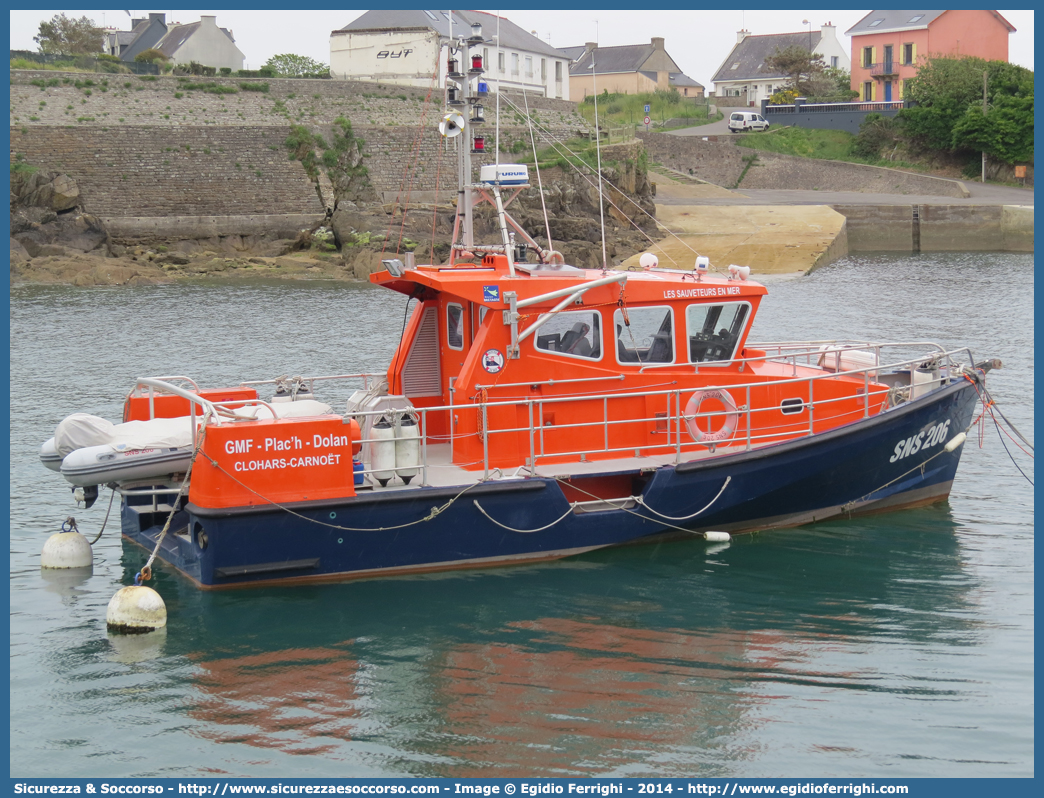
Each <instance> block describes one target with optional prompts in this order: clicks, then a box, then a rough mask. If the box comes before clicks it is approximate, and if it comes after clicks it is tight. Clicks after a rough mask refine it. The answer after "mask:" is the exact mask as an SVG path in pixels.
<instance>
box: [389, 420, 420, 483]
mask: <svg viewBox="0 0 1044 798" xmlns="http://www.w3.org/2000/svg"><path fill="white" fill-rule="evenodd" d="M419 472H420V432H419V430H418V429H417V422H416V421H414V419H413V417H412V416H410V415H408V414H407V415H404V416H403V417H402V419H401V420H400V421H399V424H398V426H397V427H396V428H395V473H396V474H398V475H399V476H400V477H402V481H403V482H405V483H406V484H407V485H409V484H410V480H411V479H413V478H414V477H415V476H417V474H418V473H419Z"/></svg>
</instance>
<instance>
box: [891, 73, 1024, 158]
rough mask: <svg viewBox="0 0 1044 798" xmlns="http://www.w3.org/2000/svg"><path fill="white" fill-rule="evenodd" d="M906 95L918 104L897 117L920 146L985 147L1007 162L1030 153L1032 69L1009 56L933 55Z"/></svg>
mask: <svg viewBox="0 0 1044 798" xmlns="http://www.w3.org/2000/svg"><path fill="white" fill-rule="evenodd" d="M983 73H985V75H986V89H987V92H986V105H987V110H986V113H985V114H984V113H983V110H982V91H983ZM905 99H907V100H910V101H912V102H914V103H916V105H915V107H913V108H906V109H904V110H902V111H901V112H900V113H899V117H900V119H902V121H903V125H904V128H905V131H906V133H907V135H908V136H909V137H910V139H911V141H912V142H913V143H914V144H915V145H917V146H919V147H921V148H922V149H934V150H948V151H965V152H968V153H970V152H985V153H986V154H987V155H988V156H993V157H995V158H998V159H1000V160H1003V161H1005V162H1007V163H1013V162H1014V161H1016V160H1029V159H1030V158H1032V152H1033V73H1032V72H1031V71H1030V70H1028V69H1025V68H1023V67H1019V66H1015V65H1014V64H1009V63H1008V62H1007V61H985V60H983V59H981V58H948V57H941V56H934V57H930V58H928V60H927V61H926V62H925V64H924V65H923V66H921V68H920V69H919V70H918V72H917V76H916V77H915V78H913V79H912V80H911V81H910V85H909V86H908V88H907V91H906V96H905ZM1027 154H1028V157H1026V156H1027Z"/></svg>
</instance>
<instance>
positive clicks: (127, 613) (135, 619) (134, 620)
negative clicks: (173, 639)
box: [105, 585, 167, 635]
mask: <svg viewBox="0 0 1044 798" xmlns="http://www.w3.org/2000/svg"><path fill="white" fill-rule="evenodd" d="M105 625H106V627H107V628H108V630H109V631H110V632H112V633H114V634H125V635H140V634H145V633H147V632H152V631H155V630H156V629H160V628H162V627H164V626H166V625H167V607H166V605H165V604H164V603H163V599H162V598H160V594H159V593H157V592H156V591H155V590H153V589H152V588H151V587H145V586H144V585H131V586H130V587H124V588H121V589H120V590H117V591H116V595H114V596H113V597H112V598H111V599H109V607H108V609H107V610H106V611H105Z"/></svg>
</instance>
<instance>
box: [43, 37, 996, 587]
mask: <svg viewBox="0 0 1044 798" xmlns="http://www.w3.org/2000/svg"><path fill="white" fill-rule="evenodd" d="M481 42H482V39H481V36H480V35H473V36H472V37H471V38H469V39H460V40H457V41H456V42H455V48H456V49H455V53H456V55H457V56H466V55H468V52H469V49H470V48H471V47H473V46H475V45H477V44H479V43H481ZM480 74H481V68H479V69H478V70H477V72H476V70H474V69H473V70H471V71H470V72H469V73H468V75H467V76H464V75H462V74H457V73H452V74H450V78H451V79H454V80H459V81H460V83H459V86H460V89H459V90H457V92H456V94H452V95H451V96H452V97H454V98H455V102H456V103H457V105H459V106H464V105H466V106H469V108H468V114H467V116H465V115H464V114H462V113H460V112H458V111H456V110H452V111H450V112H449V113H447V115H446V116H445V118H444V119H443V121H442V123H441V125H440V132H441V134H442V135H443V137H444V138H445V139H446V140H447V146H448V145H449V144H450V143H452V142H450V141H449V140H453V141H455V142H456V144H457V145H458V147H457V148H458V152H459V157H460V169H459V174H460V175H461V176H462V185H461V190H460V192H459V195H458V196H459V199H458V208H457V215H456V220H457V221H456V224H455V229H454V234H453V244H452V250H451V255H450V258H449V260H448V262H447V263H445V264H441V265H439V264H417V263H416V262H415V261H414V259H413V257H412V255H410V254H407V256H406V257H405V258H404V259H398V258H389V259H387V260H385V261H384V262H383V265H384V269H383V270H382V271H379V272H377V273H375V274H373V275H372V276H371V278H370V279H371V282H373V283H374V284H375V285H377V286H381V287H383V288H385V289H387V290H391V291H395V292H397V293H399V294H401V295H403V297H405V298H406V300H405V301H406V302H407V303H410V302H414V303H415V306H414V308H413V312H412V315H411V316H410V318H409V321H408V324H407V325H406V329H405V332H404V334H403V335H402V338H401V341H400V343H399V346H398V348H397V350H396V352H395V354H394V356H393V357H392V359H391V363H390V364H389V366H388V368H387V371H386V372H385V373H383V374H359V373H346V374H339V375H328V376H327V375H323V376H314V377H297V378H294V379H292V380H291V379H288V378H285V377H284V378H277V379H274V380H253V381H248V382H244V383H243V384H242V385H240V386H236V387H232V388H211V389H203V388H200V387H199V386H198V385H197V384H196V383H195V382H193V381H191V380H189V379H188V378H184V377H179V378H169V377H145V378H141V379H139V380H138V381H137V384H136V385H134V386H132V389H131V391H130V393H129V394H128V395H127V398H126V401H125V405H124V422H125V423H126V422H130V421H134V420H138V421H146V422H151V421H152V420H155V419H172V418H181V419H186V420H187V421H186V424H185V426H186V428H187V429H188V430H190V434H191V442H190V446H189V450H188V457H187V462H185V460H184V459H181V460H179V461H178V462H177V465H176V466H175V464H174V462H175V461H174V459H173V458H171V460H170V461H169V465H164V466H163V467H162V468H161V471H162V473H160V474H153V473H150V474H144V473H141V472H135V473H134V474H131V472H130V471H129V470H128V471H127V472H125V476H126V477H127V478H120V477H119V476H118V475H116V474H115V473H114V472H113V471H112V470H104V469H102V470H95V471H91V470H90V468H88V467H87V466H83V467H82V468H80V470H78V471H77V472H76V474H77V476H76V478H77V480H79V481H78V482H77V484H79V485H80V486H81V487H82V488H85V487H86V483H90V482H91V481H92V480H97V482H96V484H98V485H104V484H109V485H110V486H111V487H112V488H113V489H114V490H115V491H116V492H117V493H119V494H120V495H121V497H122V510H121V513H122V532H123V535H124V537H125V538H126V539H127V540H129V541H132V542H134V543H136V544H139V545H140V546H142V547H144V548H145V549H146V550H148V551H149V552H150V553H152V554H153V555H154V556H155V557H157V558H158V559H160V560H162V561H164V562H166V563H168V564H169V565H170V566H172V567H174V568H175V569H177V570H178V571H179V572H181V573H182V574H184V575H185V576H187V577H188V578H189V579H191V580H192V581H193V582H194V583H196V584H197V585H198V586H200V587H203V588H221V587H239V586H244V585H253V584H261V583H269V582H282V583H300V582H311V581H323V580H340V579H350V578H357V577H373V576H385V575H394V574H403V573H418V572H427V571H437V570H446V569H458V568H475V567H487V566H491V565H499V564H511V563H522V562H533V561H540V560H549V559H554V558H560V557H566V556H570V555H575V554H579V553H582V552H587V551H591V550H593V549H598V548H602V547H606V546H615V545H620V544H629V543H634V542H640V541H656V540H663V539H666V538H671V537H692V536H695V537H708V538H710V537H721V536H725V537H727V536H728V535H731V534H739V533H744V532H750V531H753V530H765V529H771V528H781V527H788V526H795V525H799V524H805V523H809V522H814V521H819V520H822V519H826V518H831V517H834V516H838V515H855V514H859V513H867V512H877V511H883V510H896V509H899V508H904V507H913V506H918V505H922V504H927V503H931V502H937V501H941V500H943V499H945V498H946V497H947V495H948V494H949V491H950V487H951V485H952V482H953V479H954V475H955V473H956V470H957V467H958V463H959V460H960V456H961V453H962V450H963V444H964V441H965V438H966V433H967V431H968V430H969V429H970V426H971V424H972V415H973V411H974V409H975V405H976V403H977V402H978V401H979V399H980V396H981V395H984V393H985V387H984V385H985V375H986V373H987V371H989V369H991V368H994V367H997V366H999V363H997V362H996V361H979V362H977V361H976V360H975V359H974V358H973V356H972V353H971V352H970V350H968V349H966V348H961V349H956V350H954V349H949V350H948V349H946V348H944V347H942V346H938V345H935V344H926V343H924V342H895V343H884V342H876V341H799V342H768V343H766V342H762V343H758V342H754V341H751V340H750V338H749V333H750V329H751V325H752V323H753V321H754V319H755V317H756V315H757V313H758V310H759V308H760V305H761V303H762V301H763V300H764V299H765V296H766V293H767V292H766V288H765V287H764V286H763V285H761V284H759V283H758V282H756V281H754V280H752V279H750V270H749V268H747V267H739V266H730V267H729V268H728V269H724V270H721V271H719V272H715V271H714V270H712V269H711V268H710V264H709V263H708V262H707V260H706V258H697V259H696V262H695V264H694V266H693V268H692V269H691V270H688V269H686V270H683V271H682V270H673V269H665V268H660V267H659V265H658V262H657V259H656V257H655V255H653V254H652V253H646V254H645V255H643V257H642V259H641V266H640V267H639V268H638V269H637V270H635V271H614V270H611V269H609V268H603V269H597V270H590V269H581V268H575V267H573V266H570V265H568V264H566V263H564V262H563V260H564V259H563V258H562V256H561V255H559V254H558V253H557V252H554V251H553V250H551V249H550V244H549V247H548V248H543V247H541V246H540V244H539V243H538V242H537V241H536V240H535V239H534V238H533V237H532V236H530V235H529V234H528V233H527V232H526V231H525V230H524V229H523V228H522V227H521V226H520V225H518V224H517V223H516V222H515V221H514V220H513V219H511V217H510V215H509V214H508V213H507V211H506V210H505V207H506V206H507V205H508V204H510V200H511V199H513V197H511V196H508V197H506V198H505V196H504V195H505V194H511V193H512V192H516V193H517V192H518V191H520V190H522V189H524V188H526V187H528V185H529V183H528V170H527V167H526V166H525V165H519V164H508V165H503V164H500V165H494V166H492V167H483V169H482V170H481V172H480V176H479V177H480V179H479V181H478V182H472V181H473V176H474V174H473V170H472V166H471V158H470V152H471V147H470V146H469V144H470V141H469V139H470V135H469V130H470V125H471V124H473V123H474V122H475V121H476V120H479V119H481V110H479V111H478V113H476V109H475V106H476V105H477V104H478V102H477V99H478V98H477V97H476V96H475V95H474V94H473V92H472V87H471V83H472V79H473V78H475V77H476V75H480ZM468 117H470V119H469V118H468ZM475 198H478V199H481V200H482V201H488V202H489V203H490V204H492V205H493V206H494V208H495V209H496V216H497V220H498V222H499V226H500V230H501V237H500V238H501V240H500V241H499V242H496V243H492V244H478V243H476V242H475V240H474V233H473V218H472V210H473V201H474V199H475ZM509 229H510V230H512V231H513V232H509ZM516 239H520V241H518V242H517V243H516ZM266 397H267V398H266ZM313 397H322V398H324V399H326V400H327V401H328V402H329V403H330V404H331V405H332V406H335V407H337V408H338V411H339V412H335V413H331V412H318V409H317V408H316V407H314V405H318V404H320V403H319V402H318V401H316V400H315V399H314V398H313ZM280 407H283V408H291V409H292V408H299V410H298V409H295V410H293V411H292V412H291V410H289V409H283V410H279V409H278V408H280ZM341 408H343V412H340V410H341ZM98 446H100V444H95V447H96V448H97V447H98ZM58 454H60V452H58ZM184 454H185V452H183V451H182V450H180V449H179V450H178V455H179V457H182V458H184ZM55 456H57V454H55V455H49V457H50V458H51V460H52V462H51V463H50V465H51V466H52V468H53V458H54V457H55ZM65 457H66V460H67V459H68V455H66V456H65ZM79 457H80V458H82V459H83V460H84V461H89V460H90V458H91V457H94V458H95V460H96V461H97V458H98V453H96V452H94V451H91V450H89V449H84V450H83V451H82V452H81V453H79ZM42 459H45V464H47V461H46V458H43V457H42ZM77 462H79V461H77ZM106 462H108V461H106ZM61 471H62V473H63V474H64V475H65V476H66V477H67V478H69V477H70V476H71V475H72V473H73V471H74V468H73V465H70V466H69V468H68V469H67V468H66V466H65V464H64V463H63V464H62V466H61Z"/></svg>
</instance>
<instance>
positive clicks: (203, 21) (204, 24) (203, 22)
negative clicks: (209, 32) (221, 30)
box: [199, 16, 217, 28]
mask: <svg viewBox="0 0 1044 798" xmlns="http://www.w3.org/2000/svg"><path fill="white" fill-rule="evenodd" d="M199 26H200V27H201V28H216V27H217V17H215V16H209V17H204V16H200V18H199Z"/></svg>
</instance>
